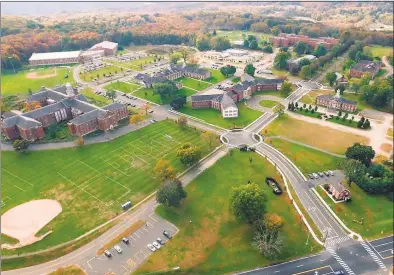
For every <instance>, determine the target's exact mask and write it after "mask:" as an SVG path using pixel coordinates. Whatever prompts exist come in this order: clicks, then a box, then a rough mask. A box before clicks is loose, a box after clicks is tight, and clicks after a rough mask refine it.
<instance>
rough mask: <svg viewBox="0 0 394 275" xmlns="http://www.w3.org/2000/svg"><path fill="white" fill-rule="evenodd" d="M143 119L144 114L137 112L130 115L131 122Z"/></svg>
mask: <svg viewBox="0 0 394 275" xmlns="http://www.w3.org/2000/svg"><path fill="white" fill-rule="evenodd" d="M143 120H144V117H143V116H142V115H139V114H135V115H132V116H131V117H130V120H129V122H130V124H138V123H140V122H141V121H143Z"/></svg>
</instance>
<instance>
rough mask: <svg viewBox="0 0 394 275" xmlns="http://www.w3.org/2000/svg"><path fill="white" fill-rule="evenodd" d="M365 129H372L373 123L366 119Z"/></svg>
mask: <svg viewBox="0 0 394 275" xmlns="http://www.w3.org/2000/svg"><path fill="white" fill-rule="evenodd" d="M363 128H364V129H369V128H371V123H370V122H369V119H366V120H365V121H364V124H363Z"/></svg>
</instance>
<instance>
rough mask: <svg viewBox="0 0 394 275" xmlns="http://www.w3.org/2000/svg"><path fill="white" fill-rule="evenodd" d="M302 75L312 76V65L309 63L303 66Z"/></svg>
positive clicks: (305, 76)
mask: <svg viewBox="0 0 394 275" xmlns="http://www.w3.org/2000/svg"><path fill="white" fill-rule="evenodd" d="M300 77H301V78H302V79H308V78H310V77H311V67H310V66H309V65H306V66H304V67H302V68H301V71H300Z"/></svg>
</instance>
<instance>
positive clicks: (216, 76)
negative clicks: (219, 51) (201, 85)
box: [204, 69, 231, 84]
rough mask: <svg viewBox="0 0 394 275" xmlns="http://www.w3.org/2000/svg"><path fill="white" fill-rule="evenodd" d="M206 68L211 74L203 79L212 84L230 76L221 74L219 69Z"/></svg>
mask: <svg viewBox="0 0 394 275" xmlns="http://www.w3.org/2000/svg"><path fill="white" fill-rule="evenodd" d="M207 70H208V71H210V72H211V73H212V76H211V77H210V78H207V79H205V80H204V81H207V82H210V83H212V84H216V83H219V82H221V81H223V80H225V79H227V78H229V77H231V76H230V75H229V76H225V75H223V74H222V73H221V72H220V71H219V70H214V69H207Z"/></svg>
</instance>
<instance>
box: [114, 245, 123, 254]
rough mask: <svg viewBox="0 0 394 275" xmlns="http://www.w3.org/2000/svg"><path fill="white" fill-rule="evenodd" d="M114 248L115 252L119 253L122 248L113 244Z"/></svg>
mask: <svg viewBox="0 0 394 275" xmlns="http://www.w3.org/2000/svg"><path fill="white" fill-rule="evenodd" d="M114 249H115V250H116V252H118V253H119V254H120V253H122V248H120V246H119V245H115V246H114Z"/></svg>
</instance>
